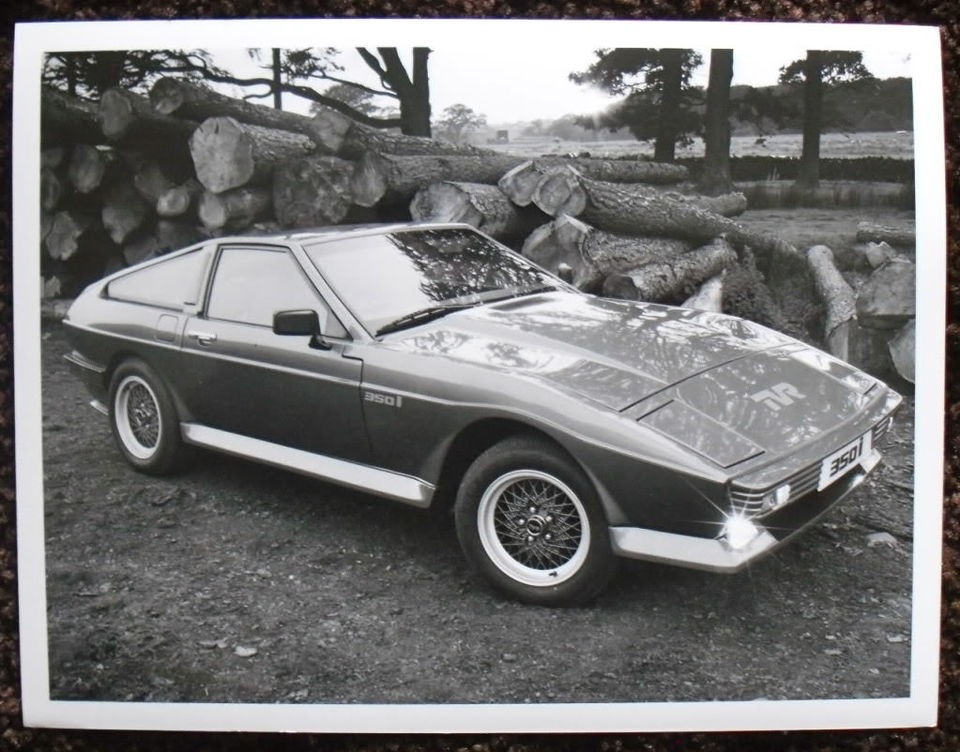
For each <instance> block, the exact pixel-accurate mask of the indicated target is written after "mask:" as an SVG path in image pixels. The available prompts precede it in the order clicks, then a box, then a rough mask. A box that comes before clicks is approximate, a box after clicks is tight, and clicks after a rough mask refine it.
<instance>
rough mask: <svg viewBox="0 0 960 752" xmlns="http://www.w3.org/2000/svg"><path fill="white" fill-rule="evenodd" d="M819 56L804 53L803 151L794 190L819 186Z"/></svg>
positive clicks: (820, 72)
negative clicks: (805, 56) (805, 55)
mask: <svg viewBox="0 0 960 752" xmlns="http://www.w3.org/2000/svg"><path fill="white" fill-rule="evenodd" d="M822 58H823V53H822V52H821V51H820V50H807V58H806V60H805V62H804V66H803V77H804V82H803V149H802V153H801V155H800V167H799V170H798V172H797V187H798V188H816V187H817V185H818V184H819V183H820V127H821V119H822V118H821V109H822V106H823V60H822Z"/></svg>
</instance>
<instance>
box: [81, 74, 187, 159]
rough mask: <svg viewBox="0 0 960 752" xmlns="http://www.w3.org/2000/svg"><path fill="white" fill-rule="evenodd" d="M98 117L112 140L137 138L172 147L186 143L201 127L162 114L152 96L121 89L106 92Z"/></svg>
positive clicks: (107, 135) (106, 135) (101, 101)
mask: <svg viewBox="0 0 960 752" xmlns="http://www.w3.org/2000/svg"><path fill="white" fill-rule="evenodd" d="M97 118H98V120H99V122H100V131H101V132H102V133H103V135H104V136H105V137H106V139H107V140H108V141H120V140H121V139H136V140H139V141H144V142H147V143H151V142H152V143H159V144H161V145H165V146H169V144H171V143H177V142H184V143H185V142H186V140H187V139H188V138H190V134H191V133H193V131H194V129H195V128H196V127H197V124H196V123H194V122H191V121H189V120H182V119H180V118H173V117H167V116H166V115H158V114H157V113H156V112H154V111H153V108H152V107H151V106H150V101H149V100H148V99H146V98H145V97H141V96H140V95H139V94H134V93H133V92H132V91H127V90H126V89H120V88H112V89H107V90H106V91H105V92H103V96H102V97H101V98H100V108H99V110H98V112H97Z"/></svg>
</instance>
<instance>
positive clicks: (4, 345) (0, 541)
mask: <svg viewBox="0 0 960 752" xmlns="http://www.w3.org/2000/svg"><path fill="white" fill-rule="evenodd" d="M0 3H3V6H2V7H0V18H2V20H3V22H4V23H3V37H2V39H0V87H2V100H0V108H2V109H0V128H2V134H0V169H2V175H0V192H2V201H0V752H7V751H8V750H11V751H12V750H58V751H63V752H66V751H67V750H75V751H77V752H81V751H84V750H101V749H103V750H125V751H129V752H133V751H134V750H137V751H139V750H144V751H151V752H152V751H153V750H171V751H173V750H177V751H178V752H179V750H184V749H192V750H226V749H230V750H260V749H271V750H273V749H280V750H313V749H323V750H328V749H329V750H343V751H344V752H427V751H428V750H444V751H446V750H449V751H450V752H539V750H597V751H598V752H632V751H633V750H637V751H638V752H639V751H640V750H644V751H645V752H647V751H649V752H658V751H660V750H698V751H702V752H714V751H715V752H720V751H722V750H738V751H740V750H743V751H744V752H754V751H756V752H760V751H766V750H780V749H783V750H791V751H795V752H804V751H806V750H811V751H813V750H821V751H823V752H826V751H827V750H831V751H832V750H837V751H839V750H859V751H861V752H867V751H870V750H910V749H921V750H951V751H952V750H960V571H958V562H960V430H958V428H960V379H958V380H957V382H956V383H954V380H953V375H954V372H955V369H956V368H957V367H958V366H960V316H958V313H960V243H958V240H957V235H958V229H960V204H958V190H957V189H958V188H960V165H958V163H957V146H958V143H960V129H958V125H960V59H958V58H960V2H957V0H813V1H811V2H799V1H796V2H794V1H793V0H772V1H771V0H594V1H593V2H591V3H590V4H585V3H584V4H581V3H575V2H572V1H569V2H562V1H560V0H557V1H556V2H536V1H534V0H432V1H431V0H329V2H320V1H319V0H180V1H179V2H177V1H176V0H140V1H139V2H116V1H110V0H87V1H86V2H84V0H0ZM304 16H310V17H342V16H351V17H378V18H382V17H399V18H409V17H427V18H435V17H446V18H462V17H475V18H606V19H683V20H692V19H698V20H713V19H726V20H739V21H744V20H753V21H760V20H764V21H773V20H777V21H829V22H839V23H844V22H846V23H850V22H864V23H908V24H925V25H937V26H940V28H941V38H942V41H943V70H944V107H945V116H946V142H947V162H946V165H945V173H946V175H945V176H946V180H947V204H948V205H947V223H948V234H949V243H948V292H947V294H948V306H947V340H946V347H947V393H946V401H947V404H946V427H947V437H946V447H945V452H946V474H945V477H944V507H945V517H944V552H943V577H942V587H943V616H942V636H941V645H940V655H941V658H940V660H941V665H940V721H939V725H938V727H937V728H935V729H920V730H904V731H882V732H873V731H860V732H857V731H854V732H843V733H839V732H763V733H748V734H747V733H744V734H729V733H728V734H639V735H636V734H629V735H627V734H615V735H614V734H580V735H572V734H564V735H553V736H549V735H537V736H531V735H522V734H509V735H497V734H470V735H462V736H459V735H458V736H453V735H446V736H439V735H416V736H413V735H405V736H373V735H369V736H363V735H322V734H303V735H284V736H281V735H278V734H229V733H220V734H213V733H198V732H191V733H176V732H138V733H134V732H112V731H97V732H79V731H49V730H40V729H24V728H23V720H22V716H21V712H20V673H19V670H20V667H19V642H18V639H17V629H18V628H17V592H16V589H17V577H16V562H17V550H16V537H15V534H16V512H15V488H14V460H13V457H14V454H13V453H14V442H13V425H14V423H13V421H14V416H13V287H12V272H11V259H12V234H11V208H10V204H11V143H10V139H11V129H10V125H11V106H12V103H11V100H12V64H13V24H14V23H15V22H17V21H66V20H70V21H79V20H96V19H99V20H113V19H174V18H184V19H194V18H288V17H304ZM492 54H495V53H492ZM21 449H22V450H23V451H28V452H29V451H31V448H30V447H21Z"/></svg>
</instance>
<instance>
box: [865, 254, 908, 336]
mask: <svg viewBox="0 0 960 752" xmlns="http://www.w3.org/2000/svg"><path fill="white" fill-rule="evenodd" d="M916 306H917V269H916V266H915V265H914V264H912V263H911V262H909V261H907V260H901V259H894V260H893V261H890V262H888V263H886V264H884V265H883V266H881V267H880V268H879V269H877V270H876V271H874V272H873V274H871V275H870V277H869V279H867V281H866V282H865V283H864V284H863V287H861V288H860V291H859V293H858V295H857V301H856V309H857V318H858V319H859V320H860V323H861V324H863V325H864V326H869V327H872V328H875V329H899V328H900V327H902V326H903V325H904V324H905V323H907V321H909V320H910V319H912V318H914V317H915V316H916V315H917V307H916Z"/></svg>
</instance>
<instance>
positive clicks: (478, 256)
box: [304, 228, 557, 334]
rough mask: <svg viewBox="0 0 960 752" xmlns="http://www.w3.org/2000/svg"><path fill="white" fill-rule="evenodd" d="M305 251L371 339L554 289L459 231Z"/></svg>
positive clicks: (518, 261) (516, 259) (525, 266)
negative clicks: (446, 315)
mask: <svg viewBox="0 0 960 752" xmlns="http://www.w3.org/2000/svg"><path fill="white" fill-rule="evenodd" d="M304 248H305V250H306V252H307V255H308V256H309V257H310V260H311V261H312V262H313V264H314V265H315V266H316V267H317V269H318V270H319V271H320V273H321V274H322V275H323V277H324V279H326V280H327V282H328V283H329V284H330V286H331V287H333V289H334V290H335V291H336V293H337V295H339V296H340V299H341V300H342V301H343V302H344V304H345V305H347V306H348V307H349V308H350V309H351V310H352V311H353V313H354V315H355V316H356V317H357V318H358V319H359V320H360V323H361V324H363V326H364V328H366V329H367V331H369V332H370V333H371V334H378V333H379V334H386V333H387V332H390V331H397V330H399V329H403V328H408V327H411V326H417V325H419V324H422V323H426V322H427V321H430V320H432V319H435V318H438V317H439V316H442V315H444V314H445V313H450V312H452V311H455V310H462V309H463V308H468V307H471V306H475V305H481V304H483V303H489V302H492V301H495V300H503V299H505V298H511V297H516V296H519V295H527V294H530V293H533V292H539V291H543V290H545V289H553V287H554V286H555V285H556V284H557V282H556V280H555V279H554V278H552V277H550V276H549V275H547V274H546V273H544V272H543V271H542V270H540V269H538V268H537V267H535V266H534V265H533V264H531V263H529V262H528V261H526V260H525V259H523V258H522V257H520V256H518V255H516V254H514V253H511V252H509V251H507V250H506V249H505V248H503V247H502V246H500V245H499V244H497V243H495V242H493V241H491V240H489V239H487V238H485V237H484V236H483V235H480V234H479V233H476V232H473V231H472V230H469V229H466V228H444V229H433V230H417V229H413V230H401V231H398V232H394V233H391V234H389V235H367V236H361V237H356V238H345V239H340V240H335V241H329V242H322V243H314V244H308V245H305V246H304Z"/></svg>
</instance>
